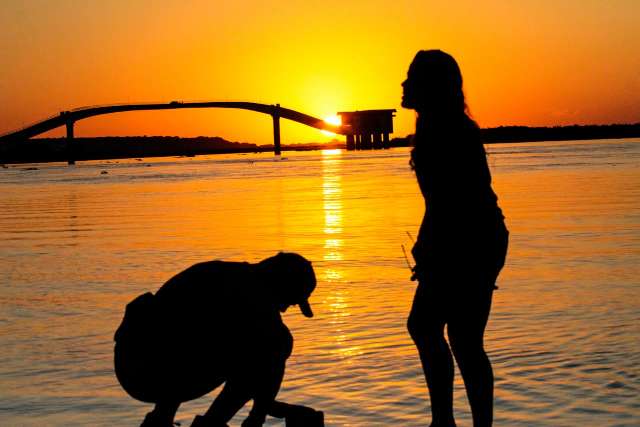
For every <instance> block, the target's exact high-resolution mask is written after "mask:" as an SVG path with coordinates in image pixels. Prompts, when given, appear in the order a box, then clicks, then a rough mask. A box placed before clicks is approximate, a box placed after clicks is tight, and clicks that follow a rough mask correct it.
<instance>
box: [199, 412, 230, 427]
mask: <svg viewBox="0 0 640 427" xmlns="http://www.w3.org/2000/svg"><path fill="white" fill-rule="evenodd" d="M191 427H229V425H228V424H227V423H221V422H217V421H215V420H212V419H210V418H207V417H205V416H204V415H196V417H195V418H194V419H193V423H191Z"/></svg>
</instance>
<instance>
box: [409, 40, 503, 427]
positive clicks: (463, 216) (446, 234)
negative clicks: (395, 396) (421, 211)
mask: <svg viewBox="0 0 640 427" xmlns="http://www.w3.org/2000/svg"><path fill="white" fill-rule="evenodd" d="M402 87H403V97H402V106H403V107H404V108H409V109H413V110H415V111H416V113H417V121H416V132H415V135H414V137H413V143H414V144H413V145H414V148H413V150H412V151H411V161H410V164H411V166H412V168H413V169H414V171H415V173H416V178H417V180H418V184H419V187H420V190H421V192H422V195H423V196H424V199H425V204H426V212H425V215H424V218H423V220H422V224H421V226H420V231H419V234H418V239H417V241H416V244H415V246H414V247H413V250H412V253H413V257H414V259H415V261H416V266H415V268H414V276H413V277H412V279H417V280H418V287H417V290H416V294H415V297H414V301H413V306H412V308H411V313H410V315H409V319H408V322H407V327H408V329H409V333H410V334H411V337H412V339H413V341H414V342H415V345H416V347H417V348H418V352H419V354H420V360H421V362H422V368H423V370H424V376H425V379H426V381H427V387H428V389H429V396H430V398H431V414H432V424H431V427H451V426H455V425H456V424H455V420H454V416H453V372H454V369H453V357H455V360H456V362H457V364H458V367H459V368H460V372H461V374H462V378H463V380H464V385H465V388H466V391H467V396H468V399H469V403H470V405H471V412H472V414H473V425H474V427H484V426H490V425H491V423H492V420H493V371H492V369H491V363H490V362H489V358H488V357H487V354H486V353H485V351H484V344H483V335H484V330H485V326H486V324H487V320H488V318H489V311H490V309H491V298H492V295H493V290H494V288H495V281H496V279H497V277H498V273H499V272H500V269H501V268H502V266H503V265H504V260H505V257H506V252H507V241H508V234H509V233H508V231H507V229H506V227H505V225H504V217H503V215H502V211H501V210H500V208H499V207H498V203H497V197H496V195H495V193H494V192H493V190H492V189H491V174H490V172H489V167H488V165H487V160H486V153H485V151H484V147H483V145H482V143H481V141H480V132H479V129H478V125H477V124H476V123H475V122H474V121H473V120H472V119H471V118H470V117H469V115H468V114H467V108H466V105H465V101H464V93H463V91H462V75H461V73H460V68H459V67H458V64H457V63H456V61H455V59H453V57H452V56H451V55H449V54H447V53H444V52H442V51H440V50H427V51H420V52H418V53H417V55H416V56H415V58H414V60H413V62H412V63H411V65H410V67H409V71H408V75H407V79H406V80H405V81H404V82H403V83H402ZM445 325H446V327H447V337H448V339H449V340H448V343H447V340H446V339H445V335H444V329H445ZM452 353H453V357H452Z"/></svg>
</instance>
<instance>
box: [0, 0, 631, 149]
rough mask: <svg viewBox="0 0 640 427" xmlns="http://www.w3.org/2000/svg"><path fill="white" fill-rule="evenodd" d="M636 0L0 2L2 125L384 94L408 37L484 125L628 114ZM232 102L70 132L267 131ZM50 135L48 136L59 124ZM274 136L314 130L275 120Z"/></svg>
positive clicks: (293, 137) (319, 106)
mask: <svg viewBox="0 0 640 427" xmlns="http://www.w3.org/2000/svg"><path fill="white" fill-rule="evenodd" d="M638 22H640V1H638V0H548V1H547V0H521V1H477V0H473V1H466V0H465V1H431V0H412V1H408V0H395V1H389V0H385V1H377V0H368V1H364V0H342V1H334V0H324V1H312V0H304V1H286V0H283V1H259V0H235V1H212V0H208V1H205V0H202V1H184V0H156V1H136V0H106V1H80V0H78V1H72V0H3V1H2V8H1V9H0V53H1V54H0V70H1V71H0V73H1V74H0V75H1V76H2V77H1V78H0V133H4V132H6V131H10V130H13V129H15V128H19V127H21V126H23V125H25V124H28V123H30V122H33V121H36V120H38V119H41V118H45V117H47V116H50V115H53V114H56V113H58V112H59V111H61V110H68V109H72V108H75V107H80V106H85V105H96V104H111V103H122V102H169V101H172V100H184V101H191V100H211V101H253V102H263V103H268V104H273V103H280V104H281V105H282V106H284V107H287V108H293V109H297V110H299V111H302V112H304V113H307V114H310V115H313V116H317V117H321V118H325V117H328V116H331V115H334V114H335V113H336V112H338V111H350V110H358V109H360V110H362V109H378V108H396V109H398V113H397V118H396V121H395V128H396V129H395V131H396V132H395V134H394V136H404V135H406V134H408V133H412V127H413V122H414V114H413V113H412V112H410V111H406V110H401V108H400V96H401V87H400V83H401V82H402V80H403V79H404V78H405V74H406V70H407V67H408V65H409V63H410V61H411V59H412V58H413V55H414V54H415V52H416V51H418V50H420V49H430V48H439V49H442V50H445V51H447V52H449V53H451V54H452V55H453V56H454V57H456V59H457V60H458V62H459V63H460V66H461V68H462V72H463V76H464V79H465V92H466V95H467V102H468V104H469V106H470V110H471V113H472V114H473V116H474V118H475V119H476V120H477V121H478V122H479V124H480V125H481V126H483V127H490V126H499V125H534V126H535V125H563V124H574V123H578V124H587V123H596V124H604V123H631V122H640V25H638ZM271 132H272V131H271V119H270V117H268V116H264V115H260V114H257V113H254V112H247V111H238V110H180V111H161V112H135V113H132V112H130V113H120V114H117V115H109V116H105V117H97V118H92V119H87V120H85V121H81V122H79V123H78V124H77V125H76V135H77V136H106V135H145V134H146V135H181V136H197V135H210V136H222V137H224V138H226V139H229V140H233V141H246V142H255V143H259V144H264V143H269V142H271V138H272V133H271ZM48 135H62V129H60V130H57V131H55V132H51V133H50V134H48ZM282 139H283V142H284V143H297V142H311V141H327V140H330V139H331V137H330V136H326V135H323V134H321V133H320V132H318V131H317V130H314V129H311V128H307V127H305V126H303V125H300V124H295V123H291V122H283V123H282Z"/></svg>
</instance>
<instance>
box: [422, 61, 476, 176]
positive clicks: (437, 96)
mask: <svg viewBox="0 0 640 427" xmlns="http://www.w3.org/2000/svg"><path fill="white" fill-rule="evenodd" d="M409 79H410V80H411V81H412V84H413V90H414V92H415V94H414V96H415V98H416V99H415V102H416V105H415V110H416V112H417V119H416V132H415V135H414V136H413V147H414V148H413V150H412V151H411V166H412V167H413V168H415V167H416V165H417V164H419V163H420V157H421V153H422V152H423V151H424V150H423V147H424V145H426V144H427V141H428V140H430V139H438V138H439V137H444V138H446V137H447V135H449V136H451V134H452V133H458V134H459V133H460V132H461V131H462V132H463V133H467V132H469V131H471V130H474V131H476V130H477V129H478V125H477V124H476V122H475V121H473V119H472V118H471V117H470V115H469V111H468V108H467V105H466V103H465V99H464V92H463V90H462V73H461V72H460V67H459V66H458V63H457V62H456V60H455V59H454V58H453V57H452V56H451V55H449V54H448V53H445V52H443V51H441V50H421V51H419V52H418V53H417V54H416V56H415V58H414V59H413V62H412V63H411V66H410V67H409ZM442 142H445V141H442Z"/></svg>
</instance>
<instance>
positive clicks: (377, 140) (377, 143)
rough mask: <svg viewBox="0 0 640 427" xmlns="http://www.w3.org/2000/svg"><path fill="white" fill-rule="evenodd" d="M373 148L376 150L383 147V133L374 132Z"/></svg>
mask: <svg viewBox="0 0 640 427" xmlns="http://www.w3.org/2000/svg"><path fill="white" fill-rule="evenodd" d="M373 148H374V149H376V150H378V149H380V148H382V135H381V134H379V133H374V134H373Z"/></svg>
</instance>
